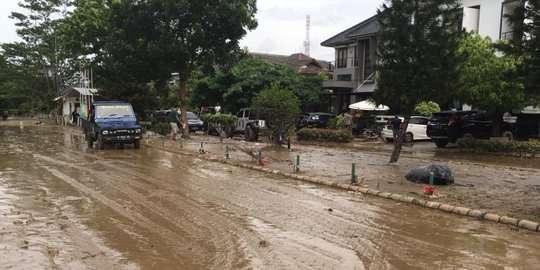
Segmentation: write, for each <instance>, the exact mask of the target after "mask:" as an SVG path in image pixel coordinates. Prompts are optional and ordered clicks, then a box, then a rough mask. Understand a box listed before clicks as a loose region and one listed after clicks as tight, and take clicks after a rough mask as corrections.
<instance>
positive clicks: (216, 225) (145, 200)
mask: <svg viewBox="0 0 540 270" xmlns="http://www.w3.org/2000/svg"><path fill="white" fill-rule="evenodd" d="M41 158H42V159H48V161H49V162H54V163H56V164H57V165H62V166H69V164H67V163H64V162H59V161H56V160H51V159H49V158H47V157H41ZM102 165H103V166H107V165H105V164H100V166H102ZM88 171H92V170H91V169H88ZM106 171H107V170H106ZM120 171H121V172H122V171H123V170H120ZM54 173H56V174H57V175H58V172H54ZM123 173H128V172H126V171H124V172H123ZM131 173H132V174H133V175H137V176H138V177H141V174H139V173H133V171H131ZM58 176H61V178H62V179H63V180H66V179H68V180H67V181H69V182H72V181H75V180H74V179H69V178H66V177H67V176H65V175H58ZM142 176H147V175H142ZM97 178H99V179H100V180H104V181H106V182H107V184H108V185H109V186H111V187H113V188H114V189H115V192H117V193H123V194H124V195H126V196H127V197H131V198H132V199H135V201H137V202H138V203H139V205H141V206H143V207H146V208H147V210H148V211H153V212H155V214H156V215H158V216H159V217H160V219H162V220H163V221H162V222H160V224H163V223H164V222H165V223H166V222H169V223H170V224H169V225H168V226H167V227H174V228H168V229H169V230H170V231H171V233H170V234H178V230H180V229H181V230H185V227H190V228H191V230H187V231H189V232H191V233H192V232H194V231H195V232H197V233H195V234H196V235H198V236H199V237H190V238H186V239H181V240H180V242H183V243H186V242H193V241H200V239H204V236H206V237H207V234H208V233H210V234H212V235H213V237H212V238H213V239H216V240H215V249H216V250H217V249H223V248H224V247H225V250H224V251H213V252H214V253H216V254H217V255H216V256H214V257H213V261H215V263H214V268H216V269H220V268H223V267H226V268H232V267H233V265H234V263H235V261H236V260H238V258H240V257H242V256H240V255H241V254H239V252H238V251H236V250H238V249H239V248H240V247H239V244H237V243H238V242H239V241H238V239H233V238H235V235H234V234H233V235H231V233H230V232H231V231H238V230H239V227H238V226H231V225H234V223H232V222H228V221H227V220H224V219H223V218H220V216H219V215H215V214H214V213H213V211H212V210H211V209H204V208H203V209H202V210H206V213H204V214H203V215H202V216H203V217H201V208H200V207H196V205H198V204H199V203H198V202H193V201H190V200H189V198H187V199H186V198H181V197H180V198H179V196H178V195H175V194H174V190H165V191H158V192H157V193H156V192H153V193H148V194H147V195H140V194H137V192H138V191H132V192H128V191H126V189H125V188H121V187H119V186H118V184H117V185H115V184H114V183H116V182H118V180H120V179H112V178H110V177H108V176H106V175H99V176H98V177H97ZM150 182H152V181H150ZM73 184H74V185H76V186H77V187H78V189H80V190H81V191H83V192H91V191H90V190H88V188H87V187H86V186H81V185H80V184H79V183H73ZM125 184H129V185H125ZM120 186H124V187H125V186H130V188H131V186H138V188H139V190H155V189H160V187H158V186H156V185H153V186H151V185H148V184H141V183H137V182H131V183H120ZM167 188H169V189H170V188H177V185H174V186H172V185H170V184H169V185H168V186H167ZM178 193H180V192H178ZM94 194H95V193H94ZM158 195H159V197H160V199H161V200H164V201H165V203H169V204H175V206H176V207H177V208H179V207H182V208H184V211H185V212H193V213H195V212H196V213H197V216H196V217H190V216H184V217H183V218H174V217H175V214H177V213H175V212H173V211H172V210H164V209H163V207H164V205H163V204H161V205H159V204H156V203H153V202H152V201H151V199H152V197H156V196H158ZM92 197H93V196H92ZM96 197H97V199H98V200H99V201H101V202H102V203H104V204H105V205H108V206H109V204H112V205H113V208H115V212H119V213H121V212H122V211H125V209H124V208H122V207H120V206H116V207H114V206H115V205H114V204H113V203H114V202H112V201H110V200H107V199H105V198H103V197H101V196H96ZM179 199H180V200H179ZM186 207H187V208H188V209H187V210H185V208H186ZM185 218H187V219H185ZM131 219H132V220H133V218H131ZM186 220H187V221H188V222H186ZM209 220H210V221H213V222H212V223H213V224H208V225H205V226H203V225H204V222H207V221H209ZM225 224H227V225H229V226H224V225H225ZM195 226H200V228H197V227H195ZM147 227H148V229H156V228H159V230H163V228H160V226H156V224H151V225H150V226H147ZM161 227H163V226H161ZM182 234H188V233H182ZM243 234H244V235H245V234H247V231H244V233H243ZM172 236H173V235H167V236H164V238H165V239H170V238H171V237H172ZM236 238H238V235H236ZM172 242H175V241H172ZM170 245H172V246H173V248H174V243H170ZM192 251H193V250H192ZM189 252H190V251H189V250H177V252H176V253H182V254H186V253H189ZM191 253H192V252H191ZM206 253H208V252H206ZM201 257H204V256H201Z"/></svg>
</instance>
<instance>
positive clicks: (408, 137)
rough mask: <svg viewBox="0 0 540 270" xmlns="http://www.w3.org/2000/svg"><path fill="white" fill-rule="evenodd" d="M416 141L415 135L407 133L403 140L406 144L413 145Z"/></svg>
mask: <svg viewBox="0 0 540 270" xmlns="http://www.w3.org/2000/svg"><path fill="white" fill-rule="evenodd" d="M413 140H414V137H413V134H412V133H410V132H407V133H405V136H404V138H403V141H404V142H406V143H412V142H413Z"/></svg>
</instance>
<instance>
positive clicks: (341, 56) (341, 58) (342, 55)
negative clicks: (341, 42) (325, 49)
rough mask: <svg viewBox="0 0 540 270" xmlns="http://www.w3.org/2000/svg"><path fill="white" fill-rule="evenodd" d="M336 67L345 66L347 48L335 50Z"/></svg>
mask: <svg viewBox="0 0 540 270" xmlns="http://www.w3.org/2000/svg"><path fill="white" fill-rule="evenodd" d="M336 67H337V68H346V67H347V48H341V49H338V50H337V59H336Z"/></svg>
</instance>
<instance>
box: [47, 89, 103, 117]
mask: <svg viewBox="0 0 540 270" xmlns="http://www.w3.org/2000/svg"><path fill="white" fill-rule="evenodd" d="M97 91H98V90H97V89H94V88H80V87H71V88H68V89H66V90H65V91H63V92H62V94H61V95H59V96H58V97H56V98H55V100H62V124H67V123H70V122H71V121H72V119H71V114H72V113H73V111H75V110H77V112H78V113H79V114H80V116H81V117H83V118H86V117H88V112H89V111H88V110H89V106H88V105H89V104H90V103H92V101H93V100H94V94H95V93H97Z"/></svg>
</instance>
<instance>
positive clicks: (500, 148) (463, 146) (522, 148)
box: [457, 138, 540, 156]
mask: <svg viewBox="0 0 540 270" xmlns="http://www.w3.org/2000/svg"><path fill="white" fill-rule="evenodd" d="M457 145H458V148H459V150H460V151H464V152H479V153H495V154H505V155H512V156H540V141H525V142H521V141H508V140H477V139H465V138H463V139H459V140H458V141H457Z"/></svg>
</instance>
